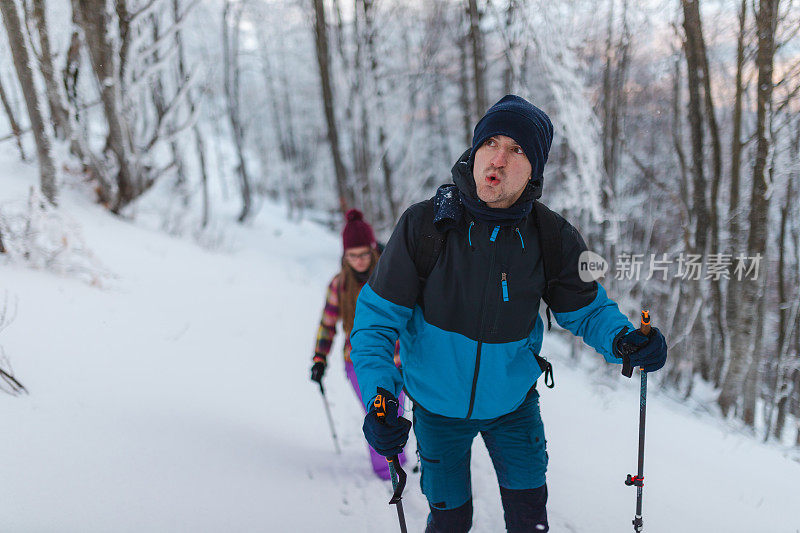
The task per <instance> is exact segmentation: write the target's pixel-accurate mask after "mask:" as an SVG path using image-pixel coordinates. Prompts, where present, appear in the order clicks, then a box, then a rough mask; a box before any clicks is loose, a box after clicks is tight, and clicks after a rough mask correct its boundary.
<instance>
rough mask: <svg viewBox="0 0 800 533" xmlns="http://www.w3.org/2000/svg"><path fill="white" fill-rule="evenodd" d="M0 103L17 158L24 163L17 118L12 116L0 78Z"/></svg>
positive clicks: (12, 112)
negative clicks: (13, 140) (15, 143)
mask: <svg viewBox="0 0 800 533" xmlns="http://www.w3.org/2000/svg"><path fill="white" fill-rule="evenodd" d="M0 103H2V104H3V109H4V110H5V112H6V117H7V118H8V124H9V126H11V135H13V136H14V138H15V139H16V141H17V148H18V149H19V156H20V158H21V159H22V160H23V161H26V160H27V157H26V156H25V149H24V148H23V147H22V130H21V129H20V127H19V122H17V118H16V117H15V116H14V110H13V109H12V108H11V102H9V100H8V95H7V94H6V90H5V88H4V87H3V80H2V78H0Z"/></svg>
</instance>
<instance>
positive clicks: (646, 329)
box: [639, 309, 652, 337]
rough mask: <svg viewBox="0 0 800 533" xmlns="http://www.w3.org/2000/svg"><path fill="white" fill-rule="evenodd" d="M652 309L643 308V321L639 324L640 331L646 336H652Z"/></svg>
mask: <svg viewBox="0 0 800 533" xmlns="http://www.w3.org/2000/svg"><path fill="white" fill-rule="evenodd" d="M651 329H652V328H650V310H649V309H642V323H641V325H640V326H639V331H641V332H642V333H644V335H645V336H647V337H649V336H650V330H651Z"/></svg>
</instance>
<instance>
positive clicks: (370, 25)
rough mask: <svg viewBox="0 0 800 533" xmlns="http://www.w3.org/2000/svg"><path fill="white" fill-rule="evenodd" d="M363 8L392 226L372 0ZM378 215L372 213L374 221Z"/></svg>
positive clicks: (393, 207) (393, 208)
mask: <svg viewBox="0 0 800 533" xmlns="http://www.w3.org/2000/svg"><path fill="white" fill-rule="evenodd" d="M362 1H363V4H362V5H363V6H364V25H365V30H366V32H367V54H368V55H369V66H370V73H371V78H372V83H373V86H374V88H375V107H376V111H377V113H376V114H377V117H378V151H379V152H380V154H381V168H382V169H383V187H384V191H383V193H384V195H385V196H386V201H387V203H388V205H389V215H390V217H391V219H390V220H391V224H392V225H394V224H395V223H396V222H397V219H398V218H399V216H400V213H399V212H398V210H399V208H398V205H397V201H396V200H395V198H394V177H393V172H392V170H393V169H392V163H391V161H390V160H389V144H388V139H387V138H386V128H385V126H384V122H385V121H386V110H385V107H384V90H383V89H384V83H383V80H382V79H381V75H380V73H379V68H378V53H377V50H376V45H375V33H376V30H375V21H374V14H373V6H374V3H373V0H362ZM376 215H378V213H373V219H376Z"/></svg>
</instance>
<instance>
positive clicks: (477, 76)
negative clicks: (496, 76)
mask: <svg viewBox="0 0 800 533" xmlns="http://www.w3.org/2000/svg"><path fill="white" fill-rule="evenodd" d="M468 4H469V39H470V42H471V43H472V80H473V82H474V83H475V120H478V119H480V118H481V117H482V116H483V114H484V113H486V109H487V108H488V107H489V105H488V104H487V100H486V82H485V81H484V80H485V76H486V51H485V49H484V46H483V31H482V30H481V13H480V11H478V0H468Z"/></svg>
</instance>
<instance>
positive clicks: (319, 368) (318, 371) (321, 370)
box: [311, 361, 325, 383]
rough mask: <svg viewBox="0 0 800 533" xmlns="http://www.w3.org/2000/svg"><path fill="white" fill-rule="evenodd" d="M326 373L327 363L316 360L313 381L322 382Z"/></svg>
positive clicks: (312, 371)
mask: <svg viewBox="0 0 800 533" xmlns="http://www.w3.org/2000/svg"><path fill="white" fill-rule="evenodd" d="M324 375H325V363H323V362H322V361H314V366H312V367H311V381H316V382H317V383H322V376H324Z"/></svg>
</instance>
